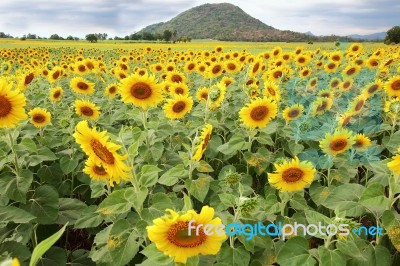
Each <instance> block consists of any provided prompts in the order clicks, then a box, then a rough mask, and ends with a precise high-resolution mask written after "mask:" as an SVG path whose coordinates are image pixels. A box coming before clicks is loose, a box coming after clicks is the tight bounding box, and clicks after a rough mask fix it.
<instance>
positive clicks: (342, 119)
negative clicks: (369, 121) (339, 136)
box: [338, 112, 354, 128]
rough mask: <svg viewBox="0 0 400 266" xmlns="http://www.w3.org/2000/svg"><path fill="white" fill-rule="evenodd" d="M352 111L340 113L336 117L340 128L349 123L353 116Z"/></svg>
mask: <svg viewBox="0 0 400 266" xmlns="http://www.w3.org/2000/svg"><path fill="white" fill-rule="evenodd" d="M353 116H354V113H353V112H346V113H344V114H341V115H340V116H339V119H338V126H339V127H340V128H342V127H345V126H347V125H348V124H350V121H351V119H352V118H353Z"/></svg>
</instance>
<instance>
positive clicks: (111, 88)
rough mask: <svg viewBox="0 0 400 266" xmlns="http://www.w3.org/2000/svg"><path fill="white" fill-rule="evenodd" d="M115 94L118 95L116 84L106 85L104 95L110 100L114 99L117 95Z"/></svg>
mask: <svg viewBox="0 0 400 266" xmlns="http://www.w3.org/2000/svg"><path fill="white" fill-rule="evenodd" d="M117 93H118V87H117V84H115V83H114V84H110V85H108V86H107V87H106V88H105V90H104V94H106V95H108V97H109V98H110V99H112V98H114V97H115V95H117Z"/></svg>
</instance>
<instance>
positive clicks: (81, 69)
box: [78, 65, 86, 72]
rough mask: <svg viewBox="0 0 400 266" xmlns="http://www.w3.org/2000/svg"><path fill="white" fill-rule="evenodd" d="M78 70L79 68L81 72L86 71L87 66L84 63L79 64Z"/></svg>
mask: <svg viewBox="0 0 400 266" xmlns="http://www.w3.org/2000/svg"><path fill="white" fill-rule="evenodd" d="M78 70H79V72H85V71H86V67H85V66H84V65H79V66H78Z"/></svg>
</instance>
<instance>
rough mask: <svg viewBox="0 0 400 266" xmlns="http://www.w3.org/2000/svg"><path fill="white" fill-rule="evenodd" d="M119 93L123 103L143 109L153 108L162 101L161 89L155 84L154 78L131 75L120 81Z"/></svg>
mask: <svg viewBox="0 0 400 266" xmlns="http://www.w3.org/2000/svg"><path fill="white" fill-rule="evenodd" d="M119 91H120V93H121V97H122V101H123V102H124V103H132V104H133V105H134V106H136V107H141V108H143V109H147V108H149V107H155V106H157V104H159V103H160V102H161V101H162V100H163V96H162V87H161V85H160V84H157V83H156V81H155V79H154V76H140V75H137V74H133V75H131V76H129V77H127V78H126V79H124V80H122V81H121V83H120V85H119Z"/></svg>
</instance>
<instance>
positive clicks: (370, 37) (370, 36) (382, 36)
mask: <svg viewBox="0 0 400 266" xmlns="http://www.w3.org/2000/svg"><path fill="white" fill-rule="evenodd" d="M348 37H350V38H353V39H360V40H383V39H385V37H386V32H377V33H372V34H368V35H359V34H352V35H348Z"/></svg>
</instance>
